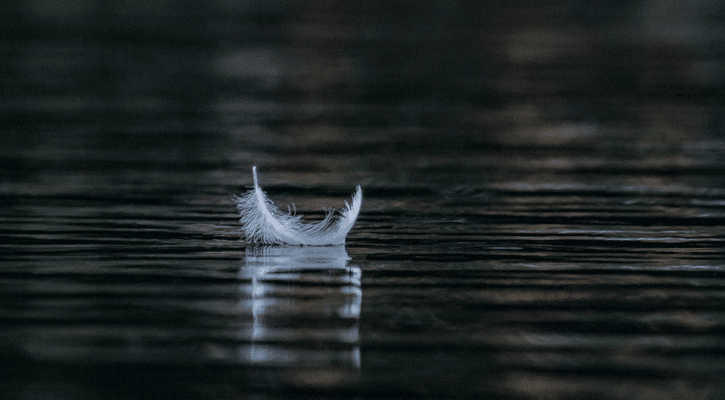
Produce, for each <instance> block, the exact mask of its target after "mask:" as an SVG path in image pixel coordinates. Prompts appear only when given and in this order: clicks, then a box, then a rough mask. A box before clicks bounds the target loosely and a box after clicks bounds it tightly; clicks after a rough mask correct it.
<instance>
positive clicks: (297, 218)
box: [235, 167, 362, 246]
mask: <svg viewBox="0 0 725 400" xmlns="http://www.w3.org/2000/svg"><path fill="white" fill-rule="evenodd" d="M252 174H253V175H254V189H252V190H250V191H248V192H247V193H245V194H243V195H242V196H238V197H235V200H236V202H237V209H238V210H239V216H240V217H241V218H240V219H239V222H241V223H242V226H243V229H244V234H245V236H246V238H247V242H254V243H256V242H262V243H263V244H295V245H306V246H326V245H334V244H344V243H345V237H346V236H347V234H348V232H350V229H352V227H353V225H355V221H356V220H357V216H358V214H359V213H360V207H361V206H362V189H361V188H360V185H358V187H357V191H356V192H355V194H354V195H353V196H352V203H351V204H348V202H345V207H344V208H343V209H341V210H337V211H338V212H339V215H336V213H335V211H336V210H328V211H327V215H326V216H325V219H323V220H322V221H319V222H312V223H308V224H304V223H302V221H301V219H302V216H301V215H295V214H296V210H295V214H292V213H289V212H288V213H285V212H283V211H280V209H278V208H277V207H276V206H275V205H274V203H273V202H272V201H271V200H270V199H269V198H268V197H267V195H266V193H265V192H263V191H262V188H260V187H259V183H257V167H252Z"/></svg>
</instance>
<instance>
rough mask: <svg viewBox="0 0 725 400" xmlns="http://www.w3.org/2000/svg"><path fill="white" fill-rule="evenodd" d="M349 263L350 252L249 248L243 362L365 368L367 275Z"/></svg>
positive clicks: (245, 267) (244, 287)
mask: <svg viewBox="0 0 725 400" xmlns="http://www.w3.org/2000/svg"><path fill="white" fill-rule="evenodd" d="M348 260H350V257H348V255H347V252H346V251H345V247H344V246H322V247H317V246H315V247H310V246H305V247H298V246H295V247H291V246H290V247H288V246H264V247H250V248H247V252H246V256H245V259H244V264H243V265H242V266H241V269H240V272H239V275H240V278H242V279H244V280H245V281H247V282H249V283H245V284H243V285H241V286H240V287H239V291H240V293H241V295H242V298H241V300H240V301H239V305H238V307H239V309H240V311H242V312H243V314H246V315H250V314H251V316H252V318H253V324H252V327H251V344H249V345H245V346H242V347H241V348H240V349H239V357H240V359H241V361H242V362H245V363H251V364H253V365H269V366H278V367H302V368H306V367H313V368H316V369H333V370H340V369H342V370H345V369H346V370H356V369H359V368H360V344H359V318H360V307H361V303H362V290H361V289H360V277H361V270H360V268H359V267H356V266H353V265H348ZM244 329H248V327H245V328H244ZM242 335H243V336H247V337H248V336H249V335H250V333H249V332H243V333H242Z"/></svg>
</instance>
